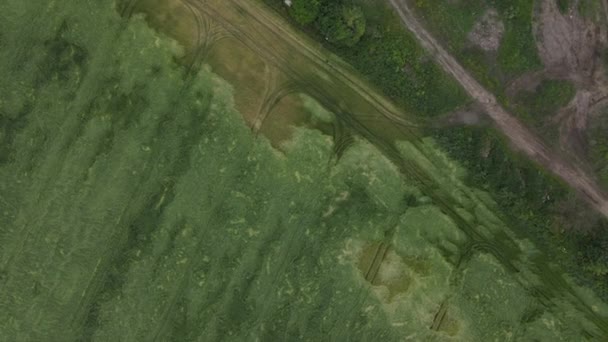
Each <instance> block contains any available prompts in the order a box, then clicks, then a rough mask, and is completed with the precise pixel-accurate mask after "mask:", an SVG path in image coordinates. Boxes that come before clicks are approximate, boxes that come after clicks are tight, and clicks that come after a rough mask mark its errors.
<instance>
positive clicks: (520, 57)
mask: <svg viewBox="0 0 608 342" xmlns="http://www.w3.org/2000/svg"><path fill="white" fill-rule="evenodd" d="M489 2H490V4H492V5H493V6H495V7H496V8H497V9H498V12H499V14H500V16H501V17H502V18H503V20H504V21H505V35H504V37H503V39H502V43H501V45H500V48H499V49H498V63H499V65H500V67H501V68H502V69H503V70H504V71H505V72H507V73H509V74H519V73H523V72H525V71H531V70H536V69H539V68H540V67H541V66H542V65H541V62H540V59H539V58H538V54H537V52H536V45H535V42H534V38H533V36H532V13H533V12H532V11H533V9H534V2H533V1H529V0H516V1H512V0H490V1H489Z"/></svg>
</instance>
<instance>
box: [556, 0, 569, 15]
mask: <svg viewBox="0 0 608 342" xmlns="http://www.w3.org/2000/svg"><path fill="white" fill-rule="evenodd" d="M571 5H572V0H557V8H559V11H560V12H561V13H562V14H566V13H567V12H568V10H569V9H570V6H571Z"/></svg>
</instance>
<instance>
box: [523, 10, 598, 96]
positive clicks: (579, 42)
mask: <svg viewBox="0 0 608 342" xmlns="http://www.w3.org/2000/svg"><path fill="white" fill-rule="evenodd" d="M535 36H536V43H537V47H538V52H539V56H540V58H541V60H542V62H543V63H544V65H545V70H546V72H547V75H548V76H549V77H552V78H561V79H569V80H571V81H572V82H574V83H575V84H576V85H577V86H578V87H581V88H586V87H589V86H590V85H592V84H593V83H594V82H595V81H596V77H598V76H599V75H598V74H599V73H601V72H599V71H600V70H598V69H599V68H598V67H599V66H600V65H601V64H600V61H599V56H600V52H601V50H602V48H603V47H604V46H605V44H606V30H605V29H604V28H602V27H600V26H598V25H597V24H595V23H593V22H591V21H586V20H583V19H582V18H581V17H580V16H578V15H576V13H572V12H571V13H570V14H567V15H563V14H561V13H560V11H559V9H558V8H557V4H556V3H555V1H548V0H545V1H541V4H540V10H539V12H538V15H537V20H536V25H535Z"/></svg>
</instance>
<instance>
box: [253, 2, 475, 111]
mask: <svg viewBox="0 0 608 342" xmlns="http://www.w3.org/2000/svg"><path fill="white" fill-rule="evenodd" d="M264 1H265V2H266V3H268V4H270V5H272V6H273V7H275V8H277V9H279V10H283V9H285V6H284V5H283V2H282V1H280V0H264ZM283 13H285V12H283ZM363 18H364V19H363ZM363 30H364V31H365V32H364V33H363V32H362V31H363ZM309 33H310V34H311V35H313V36H314V37H316V38H317V39H318V40H319V41H321V42H323V43H326V44H327V46H328V47H329V48H330V49H332V50H333V51H334V52H336V53H337V54H338V55H340V56H341V57H343V58H345V59H346V60H347V61H348V62H349V63H351V64H352V65H353V66H355V68H356V69H357V70H358V71H359V72H361V73H362V74H363V75H364V76H366V77H367V78H368V79H370V80H371V81H372V82H373V83H374V84H375V85H376V86H378V87H379V88H381V89H382V90H383V91H384V93H385V94H387V95H388V96H389V97H390V98H391V99H393V100H394V101H396V102H397V103H399V104H400V105H402V106H403V107H405V108H407V109H408V110H409V111H410V112H412V113H414V114H417V115H419V116H420V117H424V118H426V117H430V116H439V115H441V114H443V113H446V112H449V111H451V110H454V109H455V108H458V107H459V106H462V105H463V104H465V103H466V102H467V97H466V94H465V93H464V91H463V90H462V89H461V88H460V86H459V85H458V84H457V82H456V81H455V80H453V79H451V78H450V77H449V76H448V75H446V74H445V73H444V72H443V71H442V70H441V68H440V67H439V66H437V64H435V63H434V62H433V60H432V58H431V57H430V56H428V55H427V53H426V52H425V51H424V50H423V49H422V48H421V47H420V46H419V45H418V43H417V42H416V39H415V38H414V37H413V36H412V35H411V34H410V33H409V32H408V31H407V30H406V29H405V28H403V26H402V24H401V22H400V20H399V18H398V17H396V16H395V15H394V13H393V12H392V11H391V10H390V9H389V8H388V7H386V4H383V5H382V6H379V4H378V3H376V2H361V1H360V2H356V1H355V2H353V1H348V0H339V1H329V0H321V13H320V15H319V17H318V18H317V20H316V22H315V25H314V27H312V28H311V31H309ZM361 33H362V36H361V37H360V39H359V38H358V37H357V36H358V35H359V34H361ZM344 37H345V38H344Z"/></svg>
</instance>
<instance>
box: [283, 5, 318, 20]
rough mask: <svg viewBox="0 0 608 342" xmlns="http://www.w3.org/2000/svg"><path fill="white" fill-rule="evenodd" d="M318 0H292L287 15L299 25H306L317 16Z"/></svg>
mask: <svg viewBox="0 0 608 342" xmlns="http://www.w3.org/2000/svg"><path fill="white" fill-rule="evenodd" d="M319 8H320V2H319V0H293V1H292V3H291V6H290V7H289V14H290V15H291V16H292V17H293V18H294V19H295V21H297V22H298V23H299V24H301V25H308V24H310V23H312V22H313V21H315V19H317V16H318V15H319Z"/></svg>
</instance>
